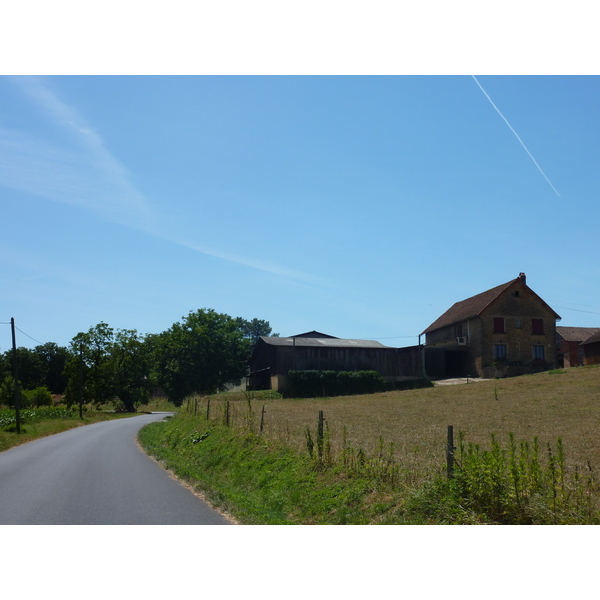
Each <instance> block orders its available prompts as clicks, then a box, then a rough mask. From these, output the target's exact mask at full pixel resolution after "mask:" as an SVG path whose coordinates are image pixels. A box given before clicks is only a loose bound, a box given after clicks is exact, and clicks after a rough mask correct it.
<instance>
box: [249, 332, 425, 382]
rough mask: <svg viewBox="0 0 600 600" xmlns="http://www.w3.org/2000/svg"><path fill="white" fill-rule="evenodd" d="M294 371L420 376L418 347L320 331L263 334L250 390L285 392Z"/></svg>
mask: <svg viewBox="0 0 600 600" xmlns="http://www.w3.org/2000/svg"><path fill="white" fill-rule="evenodd" d="M293 370H298V371H304V370H323V371H325V370H331V371H377V372H379V373H380V374H381V376H382V377H383V379H384V380H385V381H404V380H414V379H418V378H419V348H418V346H411V347H408V348H392V347H390V346H384V345H383V344H381V343H379V342H376V341H372V340H348V339H340V338H336V337H333V336H330V335H327V334H324V333H319V332H318V331H311V332H308V333H303V334H299V335H294V336H291V337H261V338H259V340H258V342H257V343H256V345H255V346H254V350H253V352H252V357H251V359H250V374H249V376H248V389H250V390H269V389H274V390H279V391H285V389H286V388H287V384H288V381H287V374H288V372H289V371H293Z"/></svg>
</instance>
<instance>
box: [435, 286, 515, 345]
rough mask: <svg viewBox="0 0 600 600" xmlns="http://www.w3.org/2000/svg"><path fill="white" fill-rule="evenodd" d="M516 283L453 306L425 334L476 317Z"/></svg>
mask: <svg viewBox="0 0 600 600" xmlns="http://www.w3.org/2000/svg"><path fill="white" fill-rule="evenodd" d="M512 283H514V279H513V280H512V281H509V282H508V283H504V284H502V285H498V286H496V287H495V288H492V289H491V290H488V291H487V292H482V293H481V294H477V295H476V296H471V298H467V299H466V300H461V301H460V302H457V303H456V304H453V305H452V306H451V307H450V308H449V309H448V310H447V311H446V312H445V313H444V314H443V315H442V316H441V317H439V319H437V320H436V321H434V322H433V323H432V324H431V325H430V326H429V327H428V328H427V329H426V330H425V331H424V332H423V333H429V332H430V331H435V330H436V329H441V328H442V327H446V326H448V325H452V324H453V323H458V322H460V321H465V320H466V319H470V318H472V317H476V316H477V315H478V314H479V313H480V312H481V311H482V310H483V309H484V308H485V307H486V306H487V305H488V304H490V302H493V301H494V300H495V299H496V298H497V297H498V296H499V295H500V294H501V293H502V292H503V291H504V290H505V289H506V288H507V287H508V286H509V285H511V284H512Z"/></svg>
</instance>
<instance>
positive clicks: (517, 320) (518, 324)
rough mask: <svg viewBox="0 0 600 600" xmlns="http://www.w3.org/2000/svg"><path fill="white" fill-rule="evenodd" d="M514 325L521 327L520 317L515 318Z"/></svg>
mask: <svg viewBox="0 0 600 600" xmlns="http://www.w3.org/2000/svg"><path fill="white" fill-rule="evenodd" d="M515 327H516V328H517V329H521V319H515Z"/></svg>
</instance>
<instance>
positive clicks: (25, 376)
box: [2, 347, 45, 389]
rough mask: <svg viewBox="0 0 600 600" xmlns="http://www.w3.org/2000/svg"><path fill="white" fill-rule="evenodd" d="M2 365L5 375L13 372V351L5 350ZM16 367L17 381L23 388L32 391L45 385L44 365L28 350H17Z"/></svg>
mask: <svg viewBox="0 0 600 600" xmlns="http://www.w3.org/2000/svg"><path fill="white" fill-rule="evenodd" d="M2 363H3V368H2V370H3V371H4V374H5V375H8V374H10V375H12V372H13V351H12V350H7V351H6V352H5V353H4V355H3V357H2ZM17 365H18V369H19V381H20V382H21V384H22V385H23V387H24V388H27V389H33V388H36V387H38V386H40V385H44V384H45V373H44V364H43V362H42V361H41V359H40V357H39V356H38V355H37V353H36V352H34V351H33V350H29V348H23V347H19V348H17Z"/></svg>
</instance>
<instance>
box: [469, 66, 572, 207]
mask: <svg viewBox="0 0 600 600" xmlns="http://www.w3.org/2000/svg"><path fill="white" fill-rule="evenodd" d="M471 77H472V78H473V79H474V80H475V83H476V84H477V85H478V86H479V89H480V90H481V91H482V92H483V93H484V94H485V97H486V98H487V99H488V100H489V101H490V104H491V105H492V106H493V107H494V108H495V109H496V112H497V113H498V114H499V115H500V116H501V117H502V118H503V119H504V122H505V123H506V124H507V125H508V127H509V129H510V130H511V131H512V132H513V133H514V134H515V136H516V138H517V139H518V140H519V143H520V144H521V146H523V148H524V149H525V152H527V154H529V157H530V158H531V160H532V161H533V162H534V164H535V166H536V167H537V168H538V169H539V171H540V173H541V174H542V175H543V176H544V179H545V180H546V181H547V182H548V183H549V184H550V187H551V188H552V189H553V190H554V191H555V192H556V195H557V196H558V197H559V198H560V194H559V193H558V192H557V191H556V188H555V187H554V186H553V185H552V182H551V181H550V180H549V179H548V177H546V173H544V171H542V168H541V167H540V165H538V163H537V161H536V160H535V158H533V155H532V154H531V152H529V150H528V149H527V146H526V145H525V144H524V143H523V140H522V139H521V138H520V137H519V135H518V134H517V132H516V131H515V130H514V129H513V128H512V126H511V124H510V123H509V122H508V120H507V118H506V117H505V116H504V115H503V114H502V113H501V112H500V110H499V108H498V107H497V106H496V105H495V104H494V102H493V101H492V99H491V98H490V97H489V96H488V94H487V92H486V91H485V90H484V89H483V87H482V86H481V84H480V83H479V81H477V77H475V75H471Z"/></svg>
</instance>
